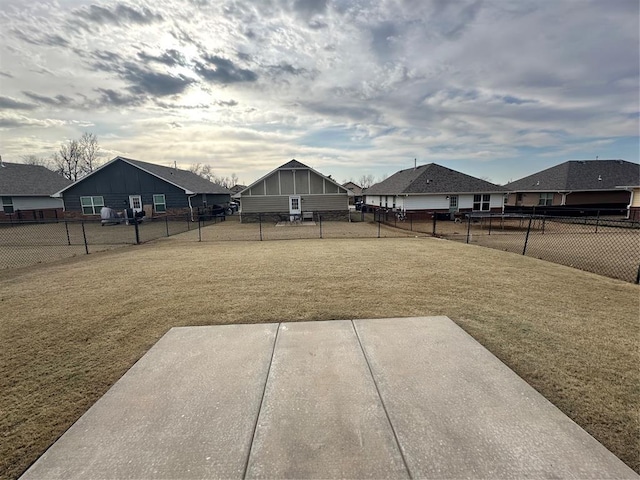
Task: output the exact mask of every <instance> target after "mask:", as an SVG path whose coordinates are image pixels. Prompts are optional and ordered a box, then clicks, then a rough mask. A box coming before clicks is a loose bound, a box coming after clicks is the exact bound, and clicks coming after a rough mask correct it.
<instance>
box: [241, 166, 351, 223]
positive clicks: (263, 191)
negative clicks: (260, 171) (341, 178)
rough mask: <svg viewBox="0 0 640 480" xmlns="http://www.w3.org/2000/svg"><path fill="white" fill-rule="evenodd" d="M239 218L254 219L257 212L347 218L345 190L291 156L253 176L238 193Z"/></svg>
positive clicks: (290, 216)
mask: <svg viewBox="0 0 640 480" xmlns="http://www.w3.org/2000/svg"><path fill="white" fill-rule="evenodd" d="M234 198H237V199H239V200H240V221H247V220H249V221H255V219H256V218H257V217H258V214H269V215H271V216H272V217H274V218H275V219H289V220H295V219H308V218H316V217H317V215H318V214H320V215H322V216H323V217H324V218H332V219H338V218H346V217H347V216H348V213H349V194H348V190H347V189H346V188H344V187H343V186H342V185H340V184H338V183H336V182H335V181H334V180H333V179H331V178H330V177H326V176H324V175H322V174H321V173H320V172H317V171H315V170H314V169H313V168H311V167H308V166H306V165H304V164H303V163H300V162H299V161H297V160H295V159H294V160H291V161H289V162H287V163H285V164H284V165H282V166H280V167H278V168H276V169H275V170H273V171H271V172H269V173H268V174H266V175H265V176H264V177H262V178H260V179H259V180H256V181H255V182H253V183H252V184H251V185H249V186H248V187H247V188H245V189H244V190H242V191H241V192H240V193H238V194H236V195H234Z"/></svg>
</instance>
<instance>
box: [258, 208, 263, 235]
mask: <svg viewBox="0 0 640 480" xmlns="http://www.w3.org/2000/svg"><path fill="white" fill-rule="evenodd" d="M258 224H259V225H260V241H262V214H261V213H259V214H258Z"/></svg>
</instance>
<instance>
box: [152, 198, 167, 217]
mask: <svg viewBox="0 0 640 480" xmlns="http://www.w3.org/2000/svg"><path fill="white" fill-rule="evenodd" d="M153 211H154V212H158V213H164V212H166V211H167V200H166V199H165V197H164V193H160V194H158V195H154V196H153Z"/></svg>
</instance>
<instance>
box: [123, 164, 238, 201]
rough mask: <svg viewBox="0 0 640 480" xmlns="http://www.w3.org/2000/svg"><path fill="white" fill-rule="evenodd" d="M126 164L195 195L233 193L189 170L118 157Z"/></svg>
mask: <svg viewBox="0 0 640 480" xmlns="http://www.w3.org/2000/svg"><path fill="white" fill-rule="evenodd" d="M118 158H121V159H122V160H124V161H125V162H128V163H130V164H131V165H134V166H136V167H138V168H141V169H142V170H146V171H147V172H149V173H152V174H153V175H156V176H158V177H160V178H162V179H164V180H166V181H167V182H171V183H173V184H175V185H178V186H179V187H181V188H183V189H185V190H189V191H191V192H193V193H218V194H224V193H229V194H230V193H231V191H230V190H229V189H227V188H225V187H223V186H222V185H219V184H217V183H213V182H210V181H209V180H207V179H206V178H203V177H201V176H200V175H197V174H195V173H192V172H189V171H188V170H180V169H179V168H171V167H164V166H162V165H156V164H155V163H148V162H142V161H140V160H133V159H131V158H124V157H118Z"/></svg>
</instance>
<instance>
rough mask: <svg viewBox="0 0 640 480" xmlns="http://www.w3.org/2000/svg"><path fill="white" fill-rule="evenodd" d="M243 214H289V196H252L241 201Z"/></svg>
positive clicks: (244, 197) (243, 197)
mask: <svg viewBox="0 0 640 480" xmlns="http://www.w3.org/2000/svg"><path fill="white" fill-rule="evenodd" d="M240 208H241V213H266V212H269V213H271V212H287V213H288V212H289V196H288V195H280V196H275V195H261V196H257V195H250V196H244V195H243V196H242V199H241V200H240Z"/></svg>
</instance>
